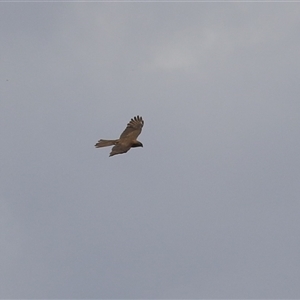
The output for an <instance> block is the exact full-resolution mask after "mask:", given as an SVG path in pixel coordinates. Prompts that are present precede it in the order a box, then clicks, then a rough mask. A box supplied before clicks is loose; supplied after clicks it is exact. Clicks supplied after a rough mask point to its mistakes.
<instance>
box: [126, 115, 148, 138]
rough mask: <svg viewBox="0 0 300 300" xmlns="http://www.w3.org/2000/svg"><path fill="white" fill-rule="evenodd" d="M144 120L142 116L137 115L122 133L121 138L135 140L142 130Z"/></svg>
mask: <svg viewBox="0 0 300 300" xmlns="http://www.w3.org/2000/svg"><path fill="white" fill-rule="evenodd" d="M143 126H144V120H143V119H142V117H140V116H136V117H134V118H132V119H131V120H130V122H129V123H128V124H127V127H126V129H125V130H124V131H123V132H122V134H121V135H120V139H130V140H135V139H136V138H137V137H138V136H139V134H140V133H141V131H142V128H143Z"/></svg>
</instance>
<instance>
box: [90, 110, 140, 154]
mask: <svg viewBox="0 0 300 300" xmlns="http://www.w3.org/2000/svg"><path fill="white" fill-rule="evenodd" d="M143 126H144V120H143V119H142V117H140V116H136V117H134V118H132V119H131V120H130V122H129V123H128V124H127V127H126V128H125V130H124V131H123V132H122V134H121V135H120V137H119V138H118V139H117V140H99V141H98V142H97V143H96V145H95V147H96V148H101V147H107V146H113V147H112V150H111V152H110V154H109V156H113V155H116V154H122V153H126V152H127V151H128V150H130V148H134V147H143V144H142V143H141V142H139V141H138V140H137V137H138V136H139V134H140V133H141V131H142V128H143Z"/></svg>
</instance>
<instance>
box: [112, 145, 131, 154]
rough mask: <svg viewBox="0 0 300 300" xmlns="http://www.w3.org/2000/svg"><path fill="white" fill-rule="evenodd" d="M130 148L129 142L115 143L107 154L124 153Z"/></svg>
mask: <svg viewBox="0 0 300 300" xmlns="http://www.w3.org/2000/svg"><path fill="white" fill-rule="evenodd" d="M130 148H131V146H130V145H129V144H119V143H117V144H116V145H115V146H113V147H112V149H111V152H110V154H109V156H113V155H116V154H122V153H126V152H127V151H128V150H129V149H130Z"/></svg>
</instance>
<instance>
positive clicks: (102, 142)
mask: <svg viewBox="0 0 300 300" xmlns="http://www.w3.org/2000/svg"><path fill="white" fill-rule="evenodd" d="M116 142H117V140H99V141H98V142H97V144H96V145H95V147H96V148H100V147H107V146H113V145H115V144H116Z"/></svg>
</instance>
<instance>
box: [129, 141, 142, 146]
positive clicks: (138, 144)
mask: <svg viewBox="0 0 300 300" xmlns="http://www.w3.org/2000/svg"><path fill="white" fill-rule="evenodd" d="M131 147H143V144H142V143H141V142H139V141H134V143H132V146H131Z"/></svg>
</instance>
